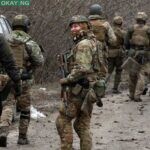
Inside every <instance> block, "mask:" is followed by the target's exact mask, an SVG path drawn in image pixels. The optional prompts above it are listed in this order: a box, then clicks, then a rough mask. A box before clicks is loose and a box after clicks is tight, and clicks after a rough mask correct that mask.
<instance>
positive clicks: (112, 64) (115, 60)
mask: <svg viewBox="0 0 150 150" xmlns="http://www.w3.org/2000/svg"><path fill="white" fill-rule="evenodd" d="M122 63H123V58H122V57H109V58H108V76H107V79H106V80H107V81H109V80H110V77H111V74H112V73H113V71H114V69H115V80H114V87H113V88H114V89H116V90H117V89H118V86H119V84H120V81H121V73H122V68H121V65H122Z"/></svg>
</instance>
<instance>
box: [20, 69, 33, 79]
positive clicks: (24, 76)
mask: <svg viewBox="0 0 150 150" xmlns="http://www.w3.org/2000/svg"><path fill="white" fill-rule="evenodd" d="M29 79H32V73H31V72H27V71H23V72H22V74H21V80H29Z"/></svg>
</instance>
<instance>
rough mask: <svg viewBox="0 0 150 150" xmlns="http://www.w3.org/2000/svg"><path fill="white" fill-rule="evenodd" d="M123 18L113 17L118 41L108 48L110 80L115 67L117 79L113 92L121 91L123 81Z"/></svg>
mask: <svg viewBox="0 0 150 150" xmlns="http://www.w3.org/2000/svg"><path fill="white" fill-rule="evenodd" d="M122 24H123V18H122V17H121V16H116V17H114V19H113V30H114V33H115V35H116V37H117V41H116V43H115V44H114V45H110V46H109V48H108V77H107V80H109V78H110V76H111V74H112V72H113V71H114V69H115V80H114V87H113V93H116V94H117V93H120V91H119V90H118V87H119V84H120V81H121V72H122V68H121V66H122V63H123V57H124V54H125V51H124V49H123V45H124V38H125V31H124V30H123V28H122Z"/></svg>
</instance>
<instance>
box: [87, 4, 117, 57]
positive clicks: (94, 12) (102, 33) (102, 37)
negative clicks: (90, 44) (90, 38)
mask: <svg viewBox="0 0 150 150" xmlns="http://www.w3.org/2000/svg"><path fill="white" fill-rule="evenodd" d="M89 19H90V23H91V25H92V30H93V33H94V34H95V36H96V39H97V40H99V41H101V42H102V43H103V47H104V48H103V49H104V56H105V57H106V58H107V55H108V48H107V46H108V45H113V44H114V43H115V42H116V36H115V33H114V31H113V29H112V27H111V25H110V24H109V22H108V21H106V19H105V17H104V16H103V12H102V7H101V6H100V5H99V4H93V5H91V7H90V10H89Z"/></svg>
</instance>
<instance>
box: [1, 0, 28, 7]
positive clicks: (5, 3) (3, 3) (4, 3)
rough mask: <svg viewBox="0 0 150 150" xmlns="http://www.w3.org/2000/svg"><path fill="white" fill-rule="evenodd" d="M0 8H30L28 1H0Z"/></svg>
mask: <svg viewBox="0 0 150 150" xmlns="http://www.w3.org/2000/svg"><path fill="white" fill-rule="evenodd" d="M0 6H30V0H0Z"/></svg>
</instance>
